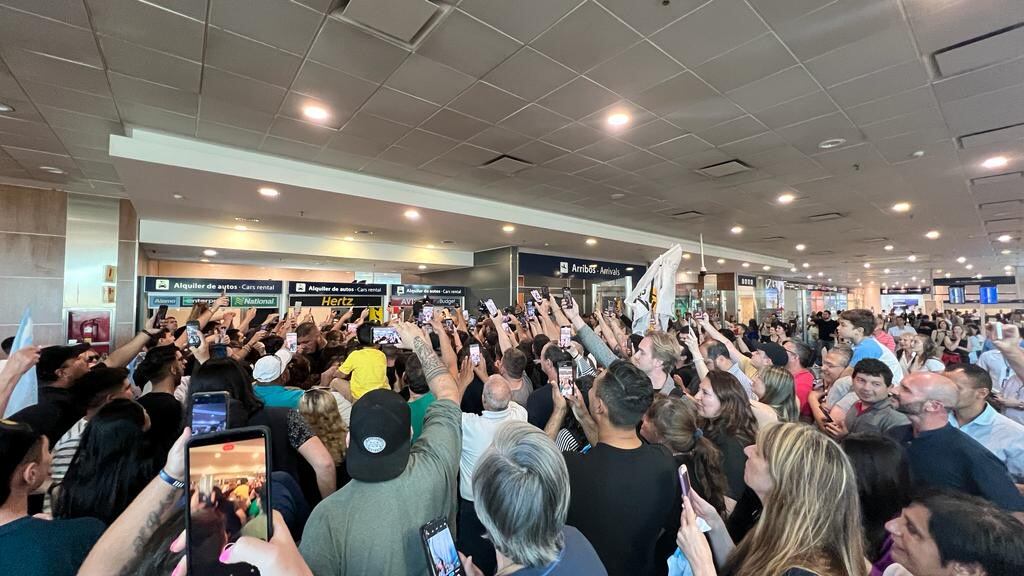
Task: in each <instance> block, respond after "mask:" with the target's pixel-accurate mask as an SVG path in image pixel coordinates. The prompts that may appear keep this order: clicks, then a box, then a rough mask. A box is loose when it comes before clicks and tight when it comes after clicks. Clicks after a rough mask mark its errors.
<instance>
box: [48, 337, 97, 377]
mask: <svg viewBox="0 0 1024 576" xmlns="http://www.w3.org/2000/svg"><path fill="white" fill-rule="evenodd" d="M89 348H90V346H89V344H86V343H82V344H75V345H73V346H47V347H46V348H43V349H42V350H41V351H40V352H39V363H38V364H36V378H38V379H39V380H41V381H43V382H53V381H54V380H57V370H60V367H61V366H63V365H64V363H65V362H67V361H68V360H70V359H72V358H76V357H78V356H79V355H80V354H81V353H82V352H85V351H86V350H88V349H89Z"/></svg>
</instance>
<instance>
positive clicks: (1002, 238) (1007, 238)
mask: <svg viewBox="0 0 1024 576" xmlns="http://www.w3.org/2000/svg"><path fill="white" fill-rule="evenodd" d="M996 240H999V241H1000V242H1003V243H1006V242H1009V241H1010V240H1013V236H1010V235H1009V234H1003V235H1002V236H1000V237H999V238H996Z"/></svg>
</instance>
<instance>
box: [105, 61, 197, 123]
mask: <svg viewBox="0 0 1024 576" xmlns="http://www.w3.org/2000/svg"><path fill="white" fill-rule="evenodd" d="M109 76H110V88H111V90H113V91H114V96H116V97H117V101H118V102H120V101H121V100H132V101H135V102H141V103H142V104H146V105H149V106H155V107H157V108H163V109H164V110H170V111H171V112H177V113H179V114H188V115H190V116H195V115H196V114H197V113H198V112H199V95H198V94H195V93H193V92H186V91H184V90H176V89H174V88H168V87H167V86H162V85H160V84H154V83H152V82H147V81H145V80H139V79H138V78H133V77H131V76H124V75H123V74H118V73H117V72H110V73H109Z"/></svg>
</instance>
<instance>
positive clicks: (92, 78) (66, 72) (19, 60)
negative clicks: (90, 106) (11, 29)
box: [4, 49, 110, 96]
mask: <svg viewBox="0 0 1024 576" xmlns="http://www.w3.org/2000/svg"><path fill="white" fill-rule="evenodd" d="M4 61H5V62H6V63H7V66H8V68H10V70H11V72H13V73H14V74H15V75H16V76H17V77H18V79H19V80H36V81H38V82H44V83H46V84H53V85H55V86H61V87H64V88H70V89H72V90H80V91H82V92H91V93H92V94H99V95H100V96H110V87H109V86H108V85H107V75H106V74H105V73H104V72H103V68H102V67H95V68H94V67H92V66H86V65H84V64H79V63H77V62H72V61H71V60H66V59H63V58H57V57H53V56H47V55H45V54H40V53H38V52H27V51H25V50H17V49H8V50H5V51H4Z"/></svg>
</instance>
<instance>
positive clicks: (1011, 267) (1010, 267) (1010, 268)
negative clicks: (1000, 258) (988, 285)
mask: <svg viewBox="0 0 1024 576" xmlns="http://www.w3.org/2000/svg"><path fill="white" fill-rule="evenodd" d="M1003 270H1013V266H1010V265H1009V264H1007V265H1006V266H1003Z"/></svg>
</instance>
